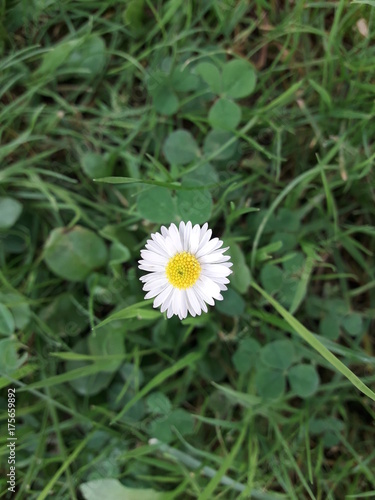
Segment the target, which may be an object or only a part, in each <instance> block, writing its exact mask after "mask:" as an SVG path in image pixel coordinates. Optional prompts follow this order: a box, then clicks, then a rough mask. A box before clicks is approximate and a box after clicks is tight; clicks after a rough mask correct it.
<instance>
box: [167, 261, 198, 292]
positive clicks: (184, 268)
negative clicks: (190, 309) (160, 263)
mask: <svg viewBox="0 0 375 500" xmlns="http://www.w3.org/2000/svg"><path fill="white" fill-rule="evenodd" d="M165 272H166V275H167V278H168V281H169V283H170V284H171V285H172V286H174V287H175V288H179V289H180V290H185V289H186V288H190V287H191V286H193V285H194V283H195V282H196V281H197V279H198V278H199V275H200V274H201V265H200V264H199V262H198V260H197V259H196V258H195V257H194V255H192V254H191V253H189V252H181V253H177V254H176V255H175V256H174V257H171V258H170V259H169V262H168V264H167V267H166V270H165Z"/></svg>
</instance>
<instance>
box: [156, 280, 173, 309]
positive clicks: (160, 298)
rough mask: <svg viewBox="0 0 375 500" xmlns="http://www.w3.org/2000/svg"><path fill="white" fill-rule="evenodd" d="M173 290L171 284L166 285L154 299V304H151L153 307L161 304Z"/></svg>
mask: <svg viewBox="0 0 375 500" xmlns="http://www.w3.org/2000/svg"><path fill="white" fill-rule="evenodd" d="M172 291H173V287H172V285H167V286H166V287H165V288H164V289H163V290H162V291H161V293H159V295H158V296H157V297H156V299H155V300H154V304H153V306H154V307H159V306H160V304H162V303H163V302H164V301H165V300H166V299H167V298H168V295H169V294H170V293H172Z"/></svg>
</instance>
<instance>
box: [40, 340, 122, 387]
mask: <svg viewBox="0 0 375 500" xmlns="http://www.w3.org/2000/svg"><path fill="white" fill-rule="evenodd" d="M94 350H96V347H95V348H94ZM73 352H74V353H77V354H90V351H89V347H88V340H87V338H84V339H81V340H79V341H78V342H77V343H76V344H75V345H74V347H73ZM98 352H99V349H98ZM101 354H102V353H101ZM110 363H111V364H112V363H118V361H117V360H115V361H113V362H110ZM107 366H108V361H106V362H105V363H104V362H98V363H94V364H93V363H90V362H89V361H84V360H68V361H67V362H66V364H65V373H63V374H62V375H56V376H54V377H50V378H48V379H46V380H42V381H41V382H39V384H41V385H38V387H40V386H41V387H43V386H44V385H46V386H49V385H51V384H53V385H55V384H58V383H63V382H68V383H69V384H70V385H71V386H72V387H73V389H74V391H75V392H76V393H77V394H80V395H81V396H93V395H95V394H98V393H99V392H100V391H102V390H103V389H105V388H106V387H108V385H109V384H110V382H111V380H112V378H113V373H111V372H108V371H106V369H107Z"/></svg>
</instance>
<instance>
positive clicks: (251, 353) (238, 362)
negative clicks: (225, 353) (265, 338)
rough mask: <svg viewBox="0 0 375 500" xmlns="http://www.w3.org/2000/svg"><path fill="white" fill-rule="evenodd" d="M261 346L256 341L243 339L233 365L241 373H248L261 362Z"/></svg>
mask: <svg viewBox="0 0 375 500" xmlns="http://www.w3.org/2000/svg"><path fill="white" fill-rule="evenodd" d="M260 349H261V346H260V344H259V342H257V341H256V340H255V339H243V340H241V342H240V343H239V345H238V347H237V350H236V352H235V353H234V355H233V357H232V361H233V364H234V366H235V368H236V370H237V371H238V372H239V373H248V372H249V371H250V370H252V369H253V368H255V367H256V365H257V363H258V361H259V352H260Z"/></svg>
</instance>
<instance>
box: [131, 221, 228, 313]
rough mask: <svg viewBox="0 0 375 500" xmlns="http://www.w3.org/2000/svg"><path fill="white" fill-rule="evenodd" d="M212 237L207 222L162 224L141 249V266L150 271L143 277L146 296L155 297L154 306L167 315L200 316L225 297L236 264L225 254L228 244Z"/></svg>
mask: <svg viewBox="0 0 375 500" xmlns="http://www.w3.org/2000/svg"><path fill="white" fill-rule="evenodd" d="M211 236H212V231H211V229H208V224H207V223H205V224H203V226H202V227H200V226H199V225H198V224H195V225H194V226H193V225H192V223H191V222H190V221H188V222H186V223H185V222H180V224H179V226H178V227H177V226H176V225H175V224H171V225H170V226H169V227H168V228H167V227H165V226H162V227H161V229H160V233H153V234H151V239H149V240H147V242H146V245H145V248H144V249H142V250H141V257H142V259H141V260H139V261H138V263H139V266H138V267H139V269H142V270H144V271H147V272H148V274H146V275H144V276H141V277H140V281H141V282H142V285H143V290H144V291H145V292H146V295H145V298H146V299H148V298H153V299H154V303H153V307H154V308H157V307H160V311H161V312H162V313H163V312H166V313H167V318H171V317H172V316H178V317H179V318H180V320H182V319H184V318H186V317H187V315H188V314H190V315H191V316H193V317H195V316H197V315H198V316H199V315H200V314H202V311H203V312H205V313H206V312H207V304H209V305H211V306H213V305H214V304H215V300H223V296H222V295H221V293H220V292H221V291H223V290H227V287H226V285H227V284H228V283H229V279H228V278H227V276H229V275H230V274H231V273H232V270H231V269H230V267H231V266H232V265H233V264H232V263H231V262H230V256H229V255H225V252H226V251H227V250H228V248H229V247H223V246H222V245H223V242H222V240H220V239H219V238H213V239H211Z"/></svg>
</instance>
